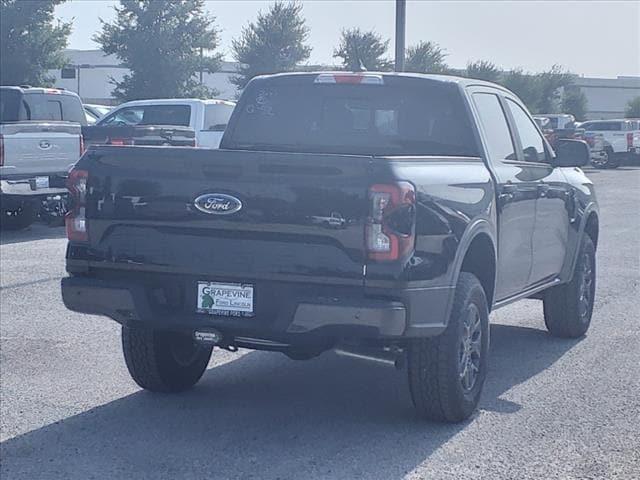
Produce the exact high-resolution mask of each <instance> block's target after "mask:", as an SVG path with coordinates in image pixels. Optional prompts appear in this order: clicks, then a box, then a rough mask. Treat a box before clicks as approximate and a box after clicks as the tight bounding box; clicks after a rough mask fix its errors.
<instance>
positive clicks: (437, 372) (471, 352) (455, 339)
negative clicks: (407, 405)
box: [408, 272, 489, 422]
mask: <svg viewBox="0 0 640 480" xmlns="http://www.w3.org/2000/svg"><path fill="white" fill-rule="evenodd" d="M488 353H489V308H488V306H487V298H486V295H485V292H484V289H483V288H482V285H481V284H480V281H479V280H478V279H477V278H476V277H475V276H474V275H472V274H470V273H466V272H462V273H460V278H459V279H458V283H457V285H456V291H455V298H454V304H453V309H452V311H451V317H450V318H449V324H448V325H447V329H446V330H445V331H444V333H442V334H441V335H439V336H438V337H434V338H420V339H413V340H411V341H410V344H409V348H408V361H409V362H408V364H409V388H410V390H411V398H412V399H413V404H414V406H415V408H416V410H417V411H418V413H419V414H420V415H421V416H422V417H425V418H427V419H429V420H435V421H446V422H459V421H462V420H464V419H466V418H468V417H469V416H470V415H471V414H472V413H473V411H474V410H475V409H476V407H477V405H478V402H479V401H480V394H481V393H482V387H483V385H484V381H485V378H486V376H487V368H488V363H487V356H488Z"/></svg>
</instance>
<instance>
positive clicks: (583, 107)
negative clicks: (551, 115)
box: [562, 85, 587, 122]
mask: <svg viewBox="0 0 640 480" xmlns="http://www.w3.org/2000/svg"><path fill="white" fill-rule="evenodd" d="M562 112H563V113H570V114H572V115H573V116H574V117H576V120H578V121H579V122H582V121H584V120H586V119H587V96H586V95H585V94H584V92H583V91H582V90H580V88H579V87H576V86H575V85H570V86H568V87H565V89H564V93H563V95H562Z"/></svg>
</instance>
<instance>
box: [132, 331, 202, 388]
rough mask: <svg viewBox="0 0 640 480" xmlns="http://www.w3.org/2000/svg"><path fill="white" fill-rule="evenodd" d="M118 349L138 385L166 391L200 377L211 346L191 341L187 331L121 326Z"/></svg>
mask: <svg viewBox="0 0 640 480" xmlns="http://www.w3.org/2000/svg"><path fill="white" fill-rule="evenodd" d="M180 349H182V350H180ZM122 350H123V352H124V359H125V362H126V364H127V368H128V369H129V373H130V374H131V377H132V378H133V380H135V382H136V383H137V384H138V385H140V386H141V387H142V388H144V389H146V390H150V391H152V392H164V393H169V392H182V391H184V390H187V389H189V388H191V387H192V386H194V385H195V384H196V383H197V382H198V380H200V378H201V377H202V374H203V373H204V371H205V369H206V368H207V364H208V363H209V359H210V358H211V351H212V347H207V346H203V345H198V344H196V343H194V341H193V340H192V338H191V336H190V335H188V334H180V333H175V332H167V331H161V330H154V329H150V328H138V327H136V328H132V327H122ZM176 352H181V353H182V354H181V355H178V354H177V353H176ZM179 357H182V358H179Z"/></svg>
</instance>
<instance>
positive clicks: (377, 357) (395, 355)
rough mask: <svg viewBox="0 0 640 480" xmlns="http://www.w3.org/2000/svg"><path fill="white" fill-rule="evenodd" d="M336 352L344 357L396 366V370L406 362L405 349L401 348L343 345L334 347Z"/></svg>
mask: <svg viewBox="0 0 640 480" xmlns="http://www.w3.org/2000/svg"><path fill="white" fill-rule="evenodd" d="M334 352H335V353H336V354H337V355H340V356H342V357H349V358H355V359H358V360H364V361H367V362H371V363H376V364H378V365H385V366H387V367H394V368H395V369H396V370H402V369H403V368H404V366H405V363H406V359H405V355H404V351H403V350H401V349H391V348H389V349H375V348H366V347H346V346H341V347H336V348H334Z"/></svg>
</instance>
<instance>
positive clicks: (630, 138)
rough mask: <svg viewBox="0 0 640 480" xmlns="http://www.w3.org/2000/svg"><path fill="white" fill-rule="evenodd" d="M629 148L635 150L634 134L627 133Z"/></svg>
mask: <svg viewBox="0 0 640 480" xmlns="http://www.w3.org/2000/svg"><path fill="white" fill-rule="evenodd" d="M627 148H633V133H627Z"/></svg>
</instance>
